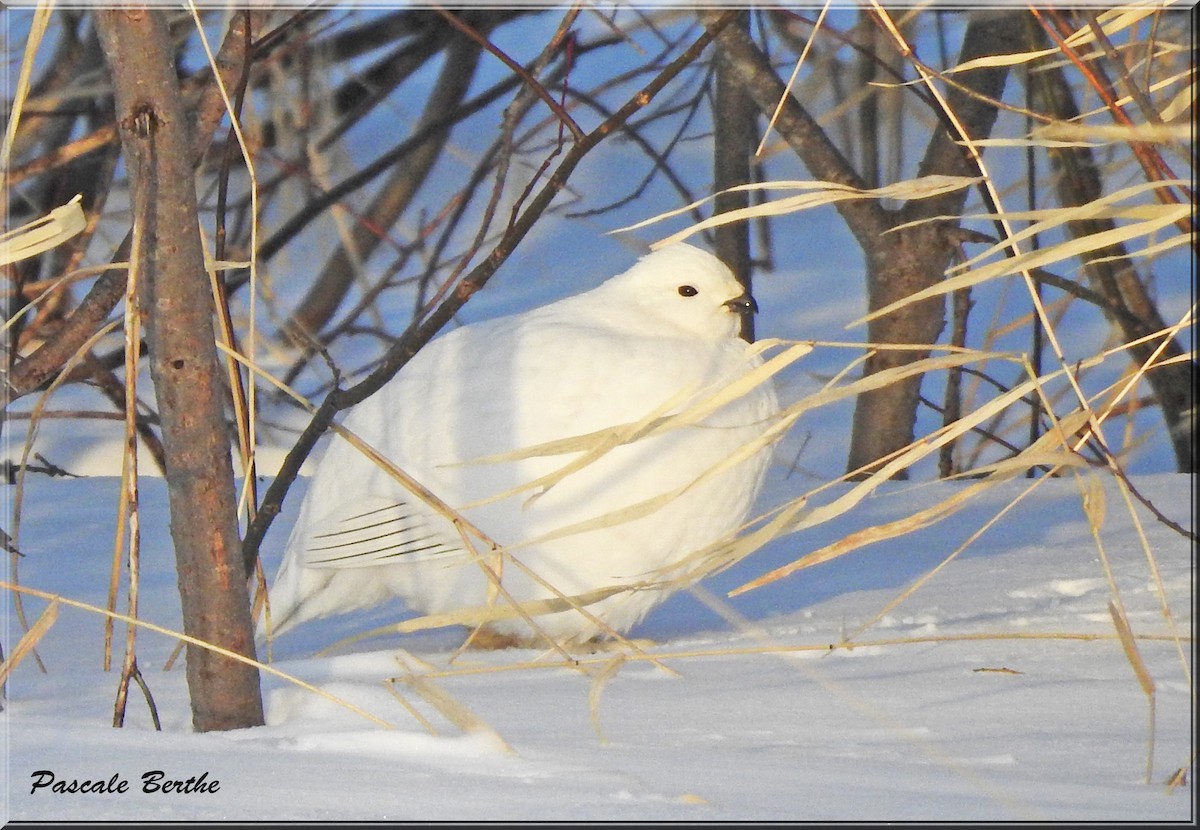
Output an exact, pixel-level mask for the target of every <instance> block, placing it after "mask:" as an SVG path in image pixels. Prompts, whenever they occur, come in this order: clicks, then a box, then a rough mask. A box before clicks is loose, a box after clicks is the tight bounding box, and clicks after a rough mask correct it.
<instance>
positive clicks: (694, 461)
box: [259, 244, 779, 644]
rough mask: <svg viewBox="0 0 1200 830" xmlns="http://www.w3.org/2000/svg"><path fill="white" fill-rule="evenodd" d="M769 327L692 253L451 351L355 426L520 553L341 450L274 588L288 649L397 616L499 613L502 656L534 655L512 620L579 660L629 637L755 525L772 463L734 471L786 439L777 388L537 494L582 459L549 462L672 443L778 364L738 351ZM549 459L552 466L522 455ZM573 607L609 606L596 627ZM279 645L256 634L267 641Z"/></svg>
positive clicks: (455, 341)
mask: <svg viewBox="0 0 1200 830" xmlns="http://www.w3.org/2000/svg"><path fill="white" fill-rule="evenodd" d="M754 309H755V306H754V303H753V300H751V299H750V298H749V296H748V295H747V294H745V293H744V290H743V288H742V286H741V285H740V284H739V283H738V282H737V281H736V280H735V279H734V277H733V275H732V273H730V271H729V269H728V268H727V267H726V266H725V265H724V264H723V263H722V262H721V261H720V260H718V259H717V258H716V257H714V256H712V255H711V254H708V253H706V252H704V251H702V250H700V249H698V248H694V247H692V246H690V245H685V244H676V245H671V246H668V247H664V248H662V249H661V250H659V251H656V252H654V253H651V254H648V255H647V256H644V257H642V258H641V259H640V260H639V261H638V262H637V263H636V264H635V265H634V266H633V267H632V268H630V269H629V270H628V271H626V272H624V273H623V274H620V275H618V276H615V277H612V278H610V279H609V280H608V281H606V282H604V283H603V284H601V285H600V286H599V287H597V288H595V289H593V290H591V291H587V292H583V293H580V294H577V295H575V296H571V297H567V298H566V299H562V300H559V301H557V302H553V303H549V304H547V305H544V306H541V307H539V308H535V309H532V310H530V311H526V312H523V313H520V314H514V315H511V316H507V317H501V318H498V319H494V320H489V321H486V322H482V323H474V324H471V325H467V326H463V327H462V328H459V329H456V330H453V331H451V332H449V333H447V334H445V335H443V336H441V337H439V338H437V339H435V340H433V341H432V342H430V343H429V344H428V345H426V346H425V347H424V348H423V349H422V350H421V351H420V352H418V353H417V355H416V356H415V357H414V358H413V359H412V360H411V361H410V362H409V363H408V365H406V366H405V367H404V368H403V369H402V370H401V371H400V372H399V373H398V374H397V376H396V377H395V378H393V379H392V380H391V381H390V382H389V383H388V384H387V385H385V386H384V387H383V388H382V389H381V390H380V391H379V392H378V393H376V394H375V395H372V396H371V397H370V398H368V399H367V400H365V401H363V402H362V403H360V404H358V405H357V406H355V407H353V408H352V409H351V410H350V412H349V413H348V414H347V416H346V418H345V420H344V422H343V426H345V427H346V429H348V430H349V431H350V432H352V433H354V434H355V435H357V436H358V437H359V438H361V439H362V440H363V441H365V442H366V444H368V445H370V446H371V447H373V448H374V449H375V450H376V451H378V452H379V453H380V454H381V455H383V456H384V457H385V458H387V459H388V460H389V461H390V462H391V463H393V464H394V465H395V466H396V467H398V468H399V469H400V470H402V471H403V472H404V473H406V474H407V475H408V476H411V477H412V478H413V479H415V480H416V481H417V482H419V483H420V484H421V485H422V486H423V487H425V488H427V489H428V490H429V491H430V492H432V493H433V494H434V495H435V496H437V497H438V498H439V499H441V500H442V501H443V502H444V503H445V504H448V505H449V506H450V507H452V508H454V509H455V510H457V511H460V513H461V515H462V516H463V517H464V518H465V519H467V521H468V522H470V524H471V525H473V526H474V527H475V528H477V529H478V530H479V531H481V532H482V533H483V534H484V535H486V536H487V537H488V539H489V540H490V541H491V542H494V543H496V544H497V545H499V546H501V547H502V548H505V553H503V554H497V553H496V552H495V551H493V550H492V548H491V547H490V546H489V545H487V544H485V543H481V542H480V541H479V540H478V538H476V537H474V536H472V535H471V534H470V533H469V532H468V533H463V532H461V531H460V528H459V527H458V526H456V525H455V524H452V523H451V521H450V520H449V519H447V518H446V517H445V515H444V514H443V513H441V512H439V511H438V510H437V509H435V508H433V507H431V506H429V505H428V504H427V502H426V501H425V500H423V499H422V498H420V497H419V496H418V495H415V494H414V493H413V492H411V491H410V490H409V489H406V488H405V487H404V486H403V485H402V484H400V483H399V482H398V481H397V480H396V478H395V477H394V476H393V475H391V474H390V473H389V472H387V471H386V470H385V469H383V468H381V466H380V465H379V464H377V463H375V462H374V461H372V460H371V459H370V458H368V457H367V456H366V455H365V454H364V453H363V452H362V451H361V450H359V449H358V448H356V447H354V446H352V445H351V444H350V443H348V442H347V441H346V440H345V439H344V438H342V437H341V436H335V437H334V438H333V440H332V442H331V444H330V446H329V447H328V449H327V450H326V452H325V454H324V456H323V457H322V459H321V461H320V463H319V464H318V466H317V469H316V473H315V475H314V477H313V480H312V482H311V484H310V487H309V490H308V494H307V496H306V498H305V500H304V503H303V505H302V506H301V509H300V515H299V518H298V519H297V521H296V524H295V527H294V528H293V530H292V534H291V537H290V538H289V540H288V545H287V550H286V552H285V554H284V558H283V563H282V565H281V566H280V569H279V573H278V575H277V576H276V578H275V581H274V584H273V585H272V587H271V589H270V593H269V597H270V608H271V624H270V629H271V631H272V632H273V633H275V634H279V633H282V632H283V631H286V630H287V629H289V628H292V627H293V626H295V625H297V624H299V623H302V622H305V621H307V620H311V619H316V618H318V617H325V616H329V615H332V614H343V613H346V612H350V611H354V610H357V609H362V608H367V607H370V606H374V605H377V604H379V603H381V602H384V601H386V600H389V599H391V598H397V597H398V598H400V599H401V600H403V602H404V604H405V606H406V607H407V608H408V609H410V610H412V611H416V612H421V613H424V614H447V613H452V612H458V611H462V610H463V609H478V608H488V607H491V608H493V609H495V612H496V618H494V619H491V620H490V621H488V622H487V623H486V625H484V626H482V632H481V633H482V634H485V635H487V637H490V638H492V639H493V640H494V639H499V640H513V641H517V642H533V641H535V639H536V635H535V633H534V632H533V631H531V629H530V627H529V625H528V623H527V622H526V621H525V620H524V619H522V617H521V616H520V615H514V613H513V611H512V602H513V601H515V602H518V603H521V604H523V605H525V604H528V603H534V604H533V605H530V606H528V608H529V609H531V610H532V611H535V612H536V611H544V612H546V613H542V614H540V615H538V616H536V617H534V620H535V622H536V624H537V626H538V628H539V629H541V631H542V632H543V633H545V634H546V635H548V636H551V637H553V638H555V640H556V641H558V642H560V643H563V644H577V643H581V642H584V641H587V640H589V639H593V638H597V637H603V636H604V635H605V634H606V633H607V632H606V631H605V628H604V626H607V627H609V628H610V629H612V630H613V631H617V632H622V633H623V632H625V631H627V630H628V629H629V628H630V627H632V626H633V625H634V624H635V623H637V622H638V621H639V620H641V619H642V618H643V617H644V616H645V615H646V613H647V612H648V611H649V610H650V609H651V608H652V607H653V606H654V605H656V604H657V603H659V602H660V601H662V600H663V599H664V598H665V597H666V596H667V594H668V593H670V591H671V590H673V589H674V588H676V587H678V584H677V583H673V582H669V581H667V576H665V575H666V574H668V573H669V571H670V570H671V567H672V566H673V565H675V564H677V563H678V562H679V561H680V560H682V559H683V558H684V557H686V556H687V555H688V554H690V553H692V552H694V551H696V550H698V549H701V548H703V547H705V546H707V545H709V544H710V543H713V542H716V541H718V540H720V539H722V538H725V537H727V536H729V535H730V534H733V533H735V532H736V531H737V529H738V527H739V526H740V525H741V524H742V522H743V521H744V520H745V518H746V516H747V514H748V512H749V509H750V507H751V505H752V503H753V501H754V499H755V496H756V494H757V493H758V490H759V488H760V486H761V484H762V480H763V475H764V471H765V469H766V466H767V462H768V459H769V455H770V446H769V445H764V446H761V447H759V448H758V449H756V450H754V451H753V452H752V453H750V454H746V453H744V452H743V453H742V454H743V455H745V458H744V459H743V460H740V461H736V463H732V464H731V463H729V459H730V458H731V457H732V456H735V454H736V453H738V452H739V450H742V448H744V447H752V446H753V443H754V442H756V441H759V442H760V443H761V440H760V439H761V436H762V435H763V434H764V432H765V431H766V430H767V428H768V427H769V426H770V425H771V423H772V421H773V416H774V415H775V414H776V413H777V412H778V409H779V405H778V401H777V399H776V396H775V392H774V389H773V387H772V384H771V381H770V380H769V379H768V380H767V381H766V382H764V383H762V384H760V385H757V386H755V387H754V388H753V389H752V390H751V391H749V392H748V393H746V394H744V395H742V396H741V397H739V398H737V399H734V400H731V401H729V402H726V403H723V404H722V405H721V406H720V407H719V408H717V409H716V410H715V411H713V412H711V414H708V415H707V416H706V417H704V418H703V419H702V420H700V421H699V422H697V423H691V424H685V425H675V426H673V427H671V428H665V429H658V430H657V431H653V430H652V431H650V434H648V435H646V436H645V437H640V438H638V439H637V440H633V441H628V442H626V443H622V444H619V445H617V446H615V447H612V448H611V449H609V450H608V451H607V452H605V453H603V454H600V455H599V457H597V458H595V460H593V461H591V462H590V463H588V464H585V465H581V466H580V468H579V469H577V470H574V471H571V472H570V473H569V474H568V475H566V476H565V477H563V478H561V479H558V480H553V481H550V482H549V483H548V482H546V481H542V482H540V483H537V484H536V486H534V487H532V488H523V487H522V485H527V484H529V483H530V482H535V481H536V480H538V479H540V478H542V477H543V476H547V475H549V474H552V473H554V472H555V471H556V470H559V469H560V468H562V467H563V466H564V465H567V464H569V463H571V462H572V461H573V460H575V459H577V458H579V457H580V456H581V455H582V453H583V452H584V450H583V449H582V446H583V445H581V444H575V445H572V444H571V443H570V442H569V441H568V442H565V444H564V443H560V444H559V446H557V447H555V446H550V447H545V446H541V445H546V444H547V443H549V442H555V441H562V440H563V439H570V438H572V437H576V436H592V438H593V439H594V440H600V438H599V437H598V436H596V435H595V434H596V433H600V432H602V431H605V430H608V431H609V432H608V433H607V434H608V435H611V434H612V432H611V430H612V428H614V427H616V428H620V427H622V426H624V425H629V424H639V423H644V424H651V423H656V422H657V423H659V424H661V422H662V421H661V416H663V415H668V414H673V413H677V412H680V411H684V410H686V409H687V408H688V407H689V406H695V405H696V404H697V402H699V401H703V400H705V399H710V397H711V396H712V395H713V394H714V393H715V392H717V391H718V390H720V389H721V388H722V387H724V386H726V385H727V384H728V383H729V382H730V381H733V380H736V379H737V378H739V377H744V376H745V375H746V374H747V373H749V372H750V371H752V370H753V369H754V368H755V367H757V366H759V365H761V360H760V358H759V357H758V353H757V351H756V350H755V349H754V348H753V347H751V346H750V345H749V344H748V343H746V342H745V341H744V340H742V339H740V338H739V337H738V330H739V325H740V315H741V314H743V313H747V312H749V311H751V310H754ZM533 447H540V449H539V452H538V454H526V455H524V456H522V453H521V451H522V450H525V449H528V448H533ZM567 449H569V450H570V451H564V450H567ZM718 465H724V466H723V467H719V466H718ZM714 468H715V469H714ZM547 483H548V486H547ZM680 491H681V492H680ZM671 493H678V494H677V495H676V496H675V497H674V498H669V499H668V498H662V497H663V496H664V494H671ZM497 496H499V497H500V498H496V497H497ZM656 499H657V501H655V500H656ZM635 505H640V507H638V508H636V509H633V510H629V511H626V513H625V514H624V515H619V516H616V517H613V516H611V514H612V513H614V511H620V510H622V509H623V508H629V507H631V506H635ZM650 508H656V509H650ZM647 511H649V512H647ZM641 514H644V515H641ZM600 517H608V518H600ZM598 518H600V520H599V521H598V522H593V526H591V527H584V528H582V529H581V528H579V527H578V526H579V525H580V524H581V523H586V522H589V521H590V520H596V519H598ZM614 519H615V520H616V521H615V522H614V521H613V520H614ZM564 529H568V530H569V531H574V532H568V533H566V534H565V535H563V534H560V533H558V531H562V530H564ZM468 542H470V544H468ZM514 559H515V560H517V561H515V562H514V561H513V560H514ZM483 564H486V565H487V566H488V567H490V568H491V569H492V571H493V573H494V574H495V575H497V576H499V577H500V579H501V581H502V585H503V591H501V590H498V589H497V587H496V586H495V582H496V579H495V577H493V576H489V574H488V573H487V571H486V570H485V568H484V567H483V566H482V565H483ZM529 572H532V573H534V574H536V577H534V576H531V575H530V573H529ZM547 586H553V587H552V588H551V587H547ZM622 587H625V588H628V589H629V590H619V589H621V588H622ZM605 589H618V590H615V591H614V592H608V593H607V595H605V594H606V591H605ZM556 592H557V593H556ZM560 594H561V595H563V596H566V597H579V598H580V599H578V600H577V602H581V603H587V602H588V600H589V599H593V600H596V601H593V602H591V603H590V604H586V605H585V609H586V612H587V613H583V612H581V611H580V610H578V608H574V607H569V606H564V605H562V604H561V603H562V600H561V597H560V596H559V595H560ZM597 596H602V598H600V599H598V600H597V599H596V597H597ZM555 598H557V600H558V603H559V604H558V605H557V606H555V605H554V604H553V601H554V600H555ZM538 600H550V601H551V602H549V603H544V604H542V605H541V607H539V606H538V605H537V604H536V602H535V601H538ZM563 608H565V610H561V609H563ZM589 615H590V616H591V617H595V618H598V619H600V620H602V621H603V623H604V625H603V626H602V625H598V624H597V622H596V621H595V620H594V619H591V618H589ZM265 628H266V626H265V625H264V620H261V619H260V621H259V634H260V636H261V635H263V634H264V633H265Z"/></svg>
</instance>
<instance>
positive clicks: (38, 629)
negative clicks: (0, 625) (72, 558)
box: [0, 599, 58, 686]
mask: <svg viewBox="0 0 1200 830" xmlns="http://www.w3.org/2000/svg"><path fill="white" fill-rule="evenodd" d="M57 619H58V600H57V599H52V600H50V604H49V605H47V606H46V608H45V610H44V611H42V613H41V614H39V615H38V618H37V620H35V621H34V623H33V625H31V626H30V627H29V629H28V630H27V631H26V632H25V633H24V634H23V635H21V639H20V640H18V641H17V644H16V646H15V647H14V648H13V650H12V654H10V655H9V656H8V659H6V660H5V661H4V662H3V663H0V686H2V685H3V684H4V683H5V682H6V681H7V680H8V676H9V675H10V674H11V673H12V671H13V669H15V668H16V667H17V666H18V665H20V663H21V661H22V660H24V659H25V658H26V657H27V656H28V655H29V654H30V653H31V652H32V651H33V650H34V648H35V647H36V646H37V644H38V641H39V640H41V639H42V637H43V636H45V634H46V632H47V631H49V630H50V627H51V626H53V625H54V622H55V620H57Z"/></svg>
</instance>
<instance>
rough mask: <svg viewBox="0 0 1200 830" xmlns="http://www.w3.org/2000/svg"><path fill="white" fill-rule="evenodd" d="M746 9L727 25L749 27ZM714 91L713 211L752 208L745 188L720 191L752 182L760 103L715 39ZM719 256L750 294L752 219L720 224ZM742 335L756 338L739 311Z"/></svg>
mask: <svg viewBox="0 0 1200 830" xmlns="http://www.w3.org/2000/svg"><path fill="white" fill-rule="evenodd" d="M749 25H750V15H749V13H746V12H743V13H742V14H741V16H740V17H739V18H738V19H737V20H736V21H735V22H734V23H733V24H731V26H735V27H737V28H739V29H741V30H743V31H747V30H748V29H749ZM716 51H717V61H716V84H715V86H716V90H715V93H714V96H713V110H714V111H713V190H715V191H716V192H717V193H718V195H717V198H716V200H715V202H714V205H713V213H714V214H720V213H728V212H729V211H732V210H740V209H742V208H745V207H749V206H750V194H749V192H748V191H744V190H743V191H740V192H737V193H721V191H722V190H727V189H729V188H731V187H737V186H738V185H743V184H749V183H750V156H751V155H752V154H753V152H754V120H755V116H756V115H757V114H758V107H756V106H755V105H754V102H753V101H751V100H750V99H749V98H747V97H746V92H745V90H743V89H742V85H741V83H739V82H738V79H737V76H736V74H735V71H734V68H733V66H732V65H731V61H730V60H729V59H728V58H727V57H726V55H725V50H724V48H723V47H722V46H721V45H720V43H719V42H718V44H717V47H716ZM713 235H714V237H715V241H716V244H715V246H714V247H715V248H716V254H717V257H718V258H719V259H720V260H721V261H723V262H724V263H725V264H726V265H728V266H729V267H730V269H731V270H732V271H733V275H734V276H735V277H737V281H738V282H740V283H741V284H742V285H743V286H745V287H746V291H747V293H752V292H751V289H752V285H751V274H750V223H749V221H745V222H731V223H729V224H727V225H719V226H718V227H717V228H716V229H715V231H714V233H713ZM742 337H743V338H744V339H745V340H746V341H748V342H750V343H753V342H754V315H753V314H752V313H750V314H743V315H742Z"/></svg>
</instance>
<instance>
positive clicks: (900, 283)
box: [846, 12, 1022, 477]
mask: <svg viewBox="0 0 1200 830" xmlns="http://www.w3.org/2000/svg"><path fill="white" fill-rule="evenodd" d="M1021 30H1022V22H1021V13H1020V12H1013V13H1009V14H1000V15H995V14H993V15H979V14H975V15H973V16H972V18H971V21H970V23H968V25H967V29H966V32H965V33H964V35H963V44H962V48H961V51H960V53H959V56H958V63H964V62H966V61H969V60H973V59H975V58H979V57H983V56H986V55H998V54H1006V53H1014V52H1019V51H1020V48H1021ZM1008 74H1009V73H1008V69H1007V67H1003V66H997V67H986V68H979V69H974V70H971V71H969V72H965V73H962V74H961V75H959V76H958V79H959V81H960V82H961V83H962V84H963V85H964V86H967V87H969V88H971V89H973V90H975V91H976V92H978V93H980V94H982V95H984V96H987V97H988V98H993V99H999V98H1000V97H1001V96H1002V95H1003V93H1004V85H1005V82H1006V80H1007V78H1008ZM946 102H947V104H948V106H949V108H950V110H951V111H952V112H954V113H955V114H956V115H957V117H958V118H959V120H960V122H961V123H962V125H963V127H964V128H965V130H966V132H967V134H968V135H970V136H971V137H972V138H975V139H978V138H985V137H986V136H988V135H989V134H990V133H991V131H992V127H993V126H994V125H995V122H996V115H997V112H996V108H995V107H994V106H993V105H992V104H990V103H988V102H987V101H986V100H982V99H980V98H976V97H973V96H971V95H969V94H968V93H966V92H964V91H963V90H961V89H958V88H957V87H953V88H951V89H949V90H948V91H947V93H946ZM957 140H958V135H957V134H956V133H952V132H951V131H950V130H949V129H948V128H947V127H945V126H939V127H936V128H935V129H934V134H933V136H932V137H931V139H930V142H929V144H928V146H927V148H926V152H925V157H924V159H922V162H921V165H920V169H919V175H921V176H928V175H934V174H940V175H949V176H975V175H978V173H979V171H978V169H977V168H976V166H975V164H974V163H973V162H972V161H971V159H970V158H969V157H968V155H967V151H966V150H965V149H964V148H963V147H961V146H959V145H958V144H957V143H956V141H957ZM966 198H967V191H966V190H959V191H956V192H953V193H948V194H945V195H943V196H939V197H935V198H932V199H919V200H913V201H910V202H908V203H906V204H905V205H904V206H903V207H901V208H900V209H899V210H898V211H894V212H892V224H901V223H905V222H911V221H914V220H917V219H925V218H929V217H933V216H955V215H957V214H958V213H959V212H961V211H962V208H963V205H964V204H965V202H966ZM956 247H957V246H956V244H955V243H954V242H953V241H951V239H950V238H949V237H948V236H947V235H946V234H945V233H944V225H942V224H941V223H933V222H929V223H925V224H922V225H917V226H915V227H910V228H906V229H904V230H901V231H899V232H895V233H891V234H888V235H887V236H884V237H882V238H880V239H878V240H876V241H875V242H874V243H873V244H872V245H871V246H870V247H869V248H868V249H867V308H868V309H869V310H870V311H875V310H876V309H879V308H883V307H884V306H886V305H888V304H890V303H893V302H896V301H898V300H901V299H903V298H904V297H907V296H910V295H912V294H915V293H916V292H918V291H921V290H924V289H925V288H928V287H930V286H933V285H936V284H937V283H938V282H940V281H941V280H942V278H943V275H944V274H945V271H946V268H947V267H948V266H949V265H950V262H951V258H952V257H953V256H954V252H955V249H956ZM945 325H946V303H945V299H944V298H941V297H938V298H932V299H929V300H925V301H923V302H920V303H912V304H910V305H907V306H905V307H904V308H902V309H899V310H897V311H895V312H893V313H891V314H888V315H886V316H884V317H878V318H876V319H874V320H872V321H871V322H869V323H868V324H867V340H868V342H870V343H894V344H911V345H917V346H923V345H926V344H929V345H932V344H934V343H936V342H937V340H938V337H939V336H940V335H941V333H942V329H943V328H945ZM928 356H929V351H928V350H919V351H894V350H880V351H877V352H874V353H873V354H871V355H869V356H868V357H867V361H866V364H865V365H864V367H863V373H864V374H866V375H872V374H875V373H876V372H882V371H884V370H886V369H891V368H893V367H896V366H902V365H905V364H908V363H911V362H913V361H915V360H923V359H924V358H926V357H928ZM921 382H922V377H920V376H914V377H910V378H905V379H903V380H900V381H898V382H896V383H893V384H890V385H888V386H886V387H883V388H882V389H876V390H872V391H869V392H865V393H863V394H861V395H859V396H858V399H857V400H856V401H855V406H854V421H853V425H852V427H851V438H850V453H849V456H848V458H847V460H846V469H847V471H854V470H858V469H859V468H862V467H869V466H870V465H873V464H874V463H875V462H877V461H878V460H879V459H881V458H885V457H886V456H888V455H890V454H892V453H894V452H896V451H897V450H899V449H902V448H903V447H905V446H907V445H908V444H910V443H912V441H913V438H914V437H915V434H916V420H917V407H918V405H919V402H920V394H921ZM897 477H905V475H904V474H903V473H901V474H900V475H899V476H897Z"/></svg>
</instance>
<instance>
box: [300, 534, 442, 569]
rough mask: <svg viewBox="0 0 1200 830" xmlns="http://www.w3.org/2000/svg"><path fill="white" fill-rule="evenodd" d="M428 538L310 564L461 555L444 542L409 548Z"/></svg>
mask: <svg viewBox="0 0 1200 830" xmlns="http://www.w3.org/2000/svg"><path fill="white" fill-rule="evenodd" d="M428 538H430V537H428V536H426V537H423V538H421V539H413V540H411V541H409V542H402V543H400V544H398V545H386V546H384V547H382V548H377V549H375V550H364V551H359V552H357V553H348V554H346V555H345V556H331V557H329V558H328V559H315V560H313V561H312V564H313V565H325V564H328V563H330V562H340V561H342V560H345V559H354V558H356V557H359V556H377V555H380V554H383V555H382V556H379V558H380V559H394V558H395V557H397V556H406V555H408V554H413V553H422V552H424V551H436V552H437V553H461V552H462V548H456V547H454V546H452V545H447V544H446V543H445V542H434V543H433V544H432V545H425V546H423V547H418V548H414V547H409V545H411V544H412V543H413V542H423V541H425V539H428ZM396 548H401V550H398V551H396V552H395V553H384V552H385V551H390V550H395V549H396ZM438 548H442V550H438ZM312 550H326V548H313V549H312Z"/></svg>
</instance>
